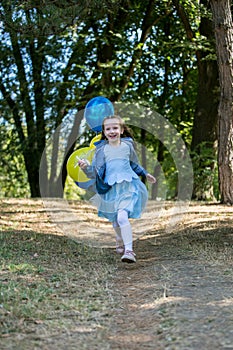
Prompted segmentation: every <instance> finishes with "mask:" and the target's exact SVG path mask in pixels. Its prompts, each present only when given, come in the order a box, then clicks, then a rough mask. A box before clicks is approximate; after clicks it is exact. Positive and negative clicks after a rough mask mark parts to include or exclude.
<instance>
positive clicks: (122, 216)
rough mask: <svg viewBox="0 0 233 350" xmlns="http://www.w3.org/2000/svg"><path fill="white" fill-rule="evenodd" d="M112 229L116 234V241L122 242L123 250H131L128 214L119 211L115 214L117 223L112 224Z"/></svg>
mask: <svg viewBox="0 0 233 350" xmlns="http://www.w3.org/2000/svg"><path fill="white" fill-rule="evenodd" d="M112 225H113V228H114V230H115V232H116V240H117V241H118V242H120V241H121V240H123V242H124V246H125V250H133V235H132V228H131V225H130V222H129V218H128V212H127V211H126V210H124V209H121V210H119V211H118V213H117V221H114V222H113V224H112Z"/></svg>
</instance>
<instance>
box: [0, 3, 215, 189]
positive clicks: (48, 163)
mask: <svg viewBox="0 0 233 350" xmlns="http://www.w3.org/2000/svg"><path fill="white" fill-rule="evenodd" d="M182 4H183V5H184V7H185V9H186V10H187V11H189V12H188V13H189V16H190V17H189V19H190V23H191V26H192V30H193V32H195V31H196V36H195V39H194V40H193V41H192V42H190V40H189V39H188V38H187V37H186V35H185V28H184V26H183V24H182V22H181V19H180V18H179V16H178V15H177V12H176V11H175V8H174V6H173V3H172V2H170V1H167V2H164V1H160V0H157V1H156V0H154V1H149V0H148V1H146V2H145V1H140V0H136V1H118V2H117V1H109V0H104V1H101V2H100V1H97V0H86V1H83V2H82V3H80V2H78V3H77V2H75V1H70V0H65V1H64V2H61V1H59V0H56V1H54V0H50V1H47V2H46V5H44V4H42V3H41V2H38V1H14V2H12V1H9V0H4V1H3V2H2V4H1V10H2V16H1V20H2V24H3V30H2V32H1V37H2V46H1V51H0V55H1V70H2V80H1V93H2V96H1V100H0V105H1V109H2V117H3V118H4V120H6V121H8V122H9V120H11V121H13V123H14V128H15V131H16V132H17V135H18V144H19V148H18V149H19V154H20V157H21V158H20V161H22V159H23V161H24V164H25V170H26V173H27V176H28V182H29V185H30V193H31V196H39V195H40V188H39V171H40V169H39V168H40V161H41V157H42V159H43V174H42V176H43V181H44V182H45V184H46V186H45V187H46V189H45V192H46V191H47V192H46V194H47V195H50V196H62V195H63V187H64V186H65V184H66V172H65V164H66V161H67V157H68V156H69V154H70V153H71V152H72V150H73V149H74V148H75V144H76V143H77V144H79V136H80V134H81V141H82V142H83V143H84V144H85V142H86V140H88V138H89V137H90V136H89V135H88V131H86V130H84V129H83V121H82V119H83V115H82V110H83V108H84V106H85V104H86V103H87V101H88V100H89V99H90V98H92V97H94V96H97V95H105V96H106V97H108V98H109V99H110V100H111V101H113V102H115V101H122V102H133V103H140V104H141V105H145V106H148V107H149V108H151V109H152V110H157V111H158V112H159V113H160V114H162V115H163V116H165V117H166V118H167V119H168V120H169V121H170V122H171V123H172V124H173V125H174V127H175V128H176V129H177V131H178V132H180V134H181V135H182V137H183V139H184V141H185V143H186V145H187V146H188V147H189V146H190V144H191V138H192V135H191V134H192V124H193V119H194V116H195V107H196V97H197V89H198V85H197V80H198V71H197V65H196V56H195V55H196V50H197V49H200V48H202V49H203V50H207V51H208V52H209V46H208V45H209V44H208V41H207V40H206V38H205V37H202V36H200V35H199V36H198V28H199V23H200V15H203V12H202V11H203V10H204V8H203V9H201V8H200V7H199V6H198V5H197V4H196V3H190V2H189V1H187V2H186V1H185V2H182ZM189 5H192V6H191V7H190V6H189ZM205 15H206V14H205ZM63 126H64V128H63ZM136 138H137V140H138V142H140V143H143V144H144V145H145V146H146V147H149V149H150V150H151V152H153V154H154V156H155V157H156V156H157V155H158V152H159V143H158V140H155V139H154V138H153V137H152V136H151V135H149V133H146V135H144V138H143V140H142V136H141V134H140V132H138V131H136ZM48 149H49V152H48ZM167 156H168V158H167V159H166V160H165V163H167V164H169V162H170V160H169V159H170V158H169V155H168V154H167V153H166V152H164V157H167ZM162 162H163V160H162ZM165 167H166V166H165ZM168 168H169V166H168ZM24 178H25V177H24ZM169 178H170V176H169ZM18 184H19V182H18ZM19 186H20V185H18V187H19ZM171 187H172V188H173V190H172V193H174V192H175V188H174V185H171ZM66 188H67V186H66ZM68 192H69V193H70V190H68ZM71 192H72V191H71Z"/></svg>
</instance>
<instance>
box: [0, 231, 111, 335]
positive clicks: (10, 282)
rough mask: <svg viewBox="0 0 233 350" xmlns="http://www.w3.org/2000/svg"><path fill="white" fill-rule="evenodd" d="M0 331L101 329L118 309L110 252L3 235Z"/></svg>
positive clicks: (57, 239)
mask: <svg viewBox="0 0 233 350" xmlns="http://www.w3.org/2000/svg"><path fill="white" fill-rule="evenodd" d="M0 267H1V270H0V280H1V281H0V326H1V327H0V328H1V334H2V336H4V337H5V336H6V335H9V334H12V333H20V332H22V331H23V332H24V333H25V332H27V331H28V332H30V331H31V330H30V329H31V325H32V324H37V325H38V324H43V325H46V332H47V333H49V332H50V331H51V332H52V330H53V329H54V327H56V330H58V329H66V328H70V327H71V328H72V325H74V324H75V323H76V324H77V322H78V323H80V324H83V325H86V326H87V325H89V326H91V325H93V323H94V324H95V325H101V324H102V323H103V322H104V320H105V319H106V315H107V314H108V311H109V308H112V307H114V303H115V302H114V300H113V298H112V295H111V279H112V276H113V275H114V273H115V261H114V255H113V254H112V252H111V251H108V250H101V249H95V248H90V247H87V246H84V245H81V244H77V243H75V242H74V241H72V240H69V239H68V238H66V237H63V236H55V235H54V236H53V235H44V234H37V233H35V232H23V233H22V231H21V232H20V231H8V232H7V231H5V232H3V233H1V234H0Z"/></svg>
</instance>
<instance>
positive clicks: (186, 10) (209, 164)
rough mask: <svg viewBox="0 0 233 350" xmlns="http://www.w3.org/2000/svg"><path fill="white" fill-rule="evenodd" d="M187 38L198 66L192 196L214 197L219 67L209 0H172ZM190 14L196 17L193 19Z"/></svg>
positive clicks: (209, 198)
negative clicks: (191, 1) (193, 0)
mask: <svg viewBox="0 0 233 350" xmlns="http://www.w3.org/2000/svg"><path fill="white" fill-rule="evenodd" d="M173 3H174V5H175V7H176V9H177V13H178V15H179V17H180V18H181V20H182V22H183V25H184V28H185V31H186V35H187V38H188V40H190V42H191V43H192V46H193V49H194V50H195V55H196V60H197V68H198V88H197V98H196V111H195V114H194V122H193V129H192V143H191V151H192V153H193V164H194V191H193V198H195V199H199V200H206V199H207V200H213V199H214V191H213V179H214V177H213V175H214V169H215V163H216V162H215V159H216V141H217V119H218V118H217V117H218V111H217V107H218V101H219V99H218V90H219V82H218V71H217V62H216V59H215V57H214V45H215V43H214V41H213V39H212V38H213V27H212V19H211V18H210V16H209V14H208V1H206V0H202V1H201V2H200V4H199V5H198V6H197V7H195V6H194V5H193V4H192V6H191V7H190V6H189V5H190V4H189V2H188V3H187V4H186V2H183V1H179V0H173ZM191 18H194V19H192V20H191Z"/></svg>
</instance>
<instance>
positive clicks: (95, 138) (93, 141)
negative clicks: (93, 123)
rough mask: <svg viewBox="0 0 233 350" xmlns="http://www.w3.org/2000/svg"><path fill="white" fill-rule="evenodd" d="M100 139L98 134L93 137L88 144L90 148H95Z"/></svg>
mask: <svg viewBox="0 0 233 350" xmlns="http://www.w3.org/2000/svg"><path fill="white" fill-rule="evenodd" d="M100 139H101V134H98V135H96V136H95V137H93V139H92V140H91V142H90V147H91V148H93V147H94V148H95V142H98V141H100Z"/></svg>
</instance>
